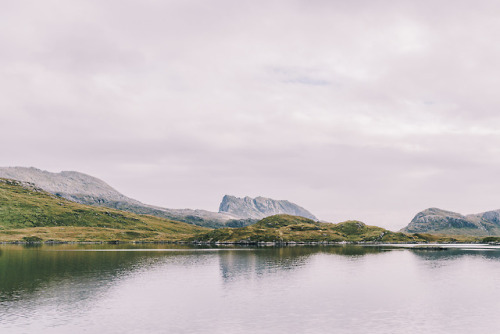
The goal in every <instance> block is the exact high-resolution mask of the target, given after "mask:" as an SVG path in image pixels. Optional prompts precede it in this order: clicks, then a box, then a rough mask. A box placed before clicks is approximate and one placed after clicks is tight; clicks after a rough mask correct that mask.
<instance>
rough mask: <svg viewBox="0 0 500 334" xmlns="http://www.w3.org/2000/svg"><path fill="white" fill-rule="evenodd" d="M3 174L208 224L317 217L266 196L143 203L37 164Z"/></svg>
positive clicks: (90, 201)
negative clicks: (215, 208) (210, 207)
mask: <svg viewBox="0 0 500 334" xmlns="http://www.w3.org/2000/svg"><path fill="white" fill-rule="evenodd" d="M0 177H2V178H8V179H14V180H19V181H22V182H31V183H33V184H35V185H36V186H37V187H39V188H41V189H43V190H45V191H47V192H49V193H52V194H54V195H56V196H59V197H62V198H65V199H68V200H70V201H74V202H77V203H81V204H86V205H94V206H103V207H108V208H114V209H119V210H124V211H129V212H133V213H137V214H146V215H153V216H157V217H162V218H167V219H172V220H177V221H181V222H186V223H190V224H195V225H198V226H205V227H213V228H219V227H242V226H247V225H250V224H253V223H255V222H256V221H257V220H258V219H262V218H264V217H268V216H271V215H275V214H282V213H283V214H291V215H296V216H302V217H306V218H309V219H313V220H317V218H316V217H314V215H312V214H311V213H310V212H309V211H307V210H305V209H304V208H302V207H300V206H298V205H296V204H293V203H290V202H289V201H277V200H273V199H270V198H264V197H257V198H250V197H245V198H237V197H234V196H228V195H226V196H224V198H223V199H222V202H221V204H220V209H219V212H211V211H207V210H196V209H195V210H193V209H169V208H162V207H158V206H152V205H148V204H144V203H141V202H139V201H137V200H135V199H132V198H130V197H127V196H125V195H123V194H121V193H120V192H118V191H117V190H115V189H114V188H112V187H111V186H109V185H108V184H107V183H105V182H104V181H102V180H100V179H98V178H96V177H93V176H90V175H87V174H83V173H79V172H68V171H63V172H60V173H51V172H47V171H43V170H40V169H37V168H33V167H31V168H26V167H0Z"/></svg>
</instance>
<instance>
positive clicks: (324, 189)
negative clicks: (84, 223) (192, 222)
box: [0, 0, 500, 230]
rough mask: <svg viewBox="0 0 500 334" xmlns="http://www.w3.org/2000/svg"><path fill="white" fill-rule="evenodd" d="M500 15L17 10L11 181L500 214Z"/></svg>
mask: <svg viewBox="0 0 500 334" xmlns="http://www.w3.org/2000/svg"><path fill="white" fill-rule="evenodd" d="M499 17H500V2H498V1H483V0H479V1H474V2H471V1H460V0H454V1H448V0H445V1H430V0H420V1H405V0H401V1H383V0H370V1H367V0H359V1H356V0H354V1H336V0H329V1H324V0H289V1H280V0H266V1H259V0H253V1H246V0H242V1H232V0H204V1H198V0H163V1H157V0H85V1H83V0H71V1H68V0H46V1H37V0H15V1H14V0H4V1H2V10H1V11H0V45H1V47H0V150H1V154H0V165H1V166H26V167H29V166H33V167H37V168H40V169H44V170H48V171H51V172H59V171H62V170H75V171H80V172H83V173H87V174H90V175H93V176H96V177H98V178H100V179H102V180H104V181H106V182H107V183H108V184H110V185H111V186H113V187H114V188H116V189H117V190H118V191H120V192H122V193H124V194H125V195H127V196H129V197H132V198H135V199H138V200H140V201H142V202H144V203H148V204H155V205H160V206H163V207H168V208H198V209H206V210H211V211H217V210H218V205H219V203H220V200H221V198H222V196H223V195H224V194H231V195H235V196H239V197H242V196H251V197H255V196H259V195H260V196H265V197H271V198H274V199H287V200H290V201H292V202H295V203H297V204H299V205H301V206H303V207H305V208H306V209H308V210H309V211H311V212H312V213H313V214H315V215H316V216H317V217H318V218H320V219H322V220H325V221H330V222H340V221H344V220H348V219H356V220H361V221H363V222H365V223H366V224H369V225H378V226H382V227H385V228H388V229H392V230H398V229H400V228H402V227H404V226H406V225H407V224H408V223H409V222H410V220H411V219H412V218H413V217H414V215H415V214H416V213H418V212H419V211H421V210H424V209H426V208H428V207H439V208H442V209H447V210H452V211H457V212H460V213H463V214H466V213H478V212H483V211H488V210H493V209H500V201H499V200H498V198H499V197H500V112H499V106H500V94H499V93H498V89H499V87H500V43H498V41H499V40H500V20H499Z"/></svg>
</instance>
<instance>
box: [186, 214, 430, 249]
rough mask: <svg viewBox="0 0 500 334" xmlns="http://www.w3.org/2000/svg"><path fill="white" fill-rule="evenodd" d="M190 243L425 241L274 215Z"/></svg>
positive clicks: (375, 229) (354, 226)
mask: <svg viewBox="0 0 500 334" xmlns="http://www.w3.org/2000/svg"><path fill="white" fill-rule="evenodd" d="M193 240H196V241H203V242H222V243H238V244H254V243H258V242H282V243H287V242H343V241H348V242H416V241H424V242H425V241H427V240H425V239H423V238H422V237H414V236H411V235H406V234H404V233H396V232H391V231H388V230H386V229H383V228H381V227H376V226H367V225H365V224H364V223H362V222H359V221H347V222H343V223H339V224H331V223H320V222H317V221H314V220H311V219H308V218H304V217H299V216H291V215H283V214H280V215H274V216H270V217H266V218H264V219H262V220H260V221H259V222H257V223H255V224H253V225H250V226H246V227H241V228H220V229H217V230H212V231H209V232H206V233H203V234H200V235H197V236H196V237H195V238H194V239H193Z"/></svg>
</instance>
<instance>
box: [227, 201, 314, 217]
mask: <svg viewBox="0 0 500 334" xmlns="http://www.w3.org/2000/svg"><path fill="white" fill-rule="evenodd" d="M219 213H229V214H232V215H235V216H238V217H240V218H251V219H262V218H265V217H268V216H272V215H277V214H289V215H294V216H301V217H305V218H309V219H312V220H316V221H317V220H318V219H317V218H316V217H315V216H314V215H313V214H312V213H310V212H309V211H307V210H306V209H304V208H303V207H300V206H298V205H297V204H294V203H291V202H289V201H286V200H274V199H271V198H266V197H256V198H250V197H248V196H247V197H244V198H239V197H235V196H230V195H225V196H224V198H223V199H222V202H221V204H220V206H219Z"/></svg>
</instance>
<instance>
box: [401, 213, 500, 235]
mask: <svg viewBox="0 0 500 334" xmlns="http://www.w3.org/2000/svg"><path fill="white" fill-rule="evenodd" d="M402 231H403V232H409V233H442V234H457V235H458V234H460V235H477V236H487V235H500V210H496V211H488V212H483V213H478V214H470V215H462V214H460V213H456V212H452V211H446V210H441V209H438V208H430V209H426V210H424V211H421V212H419V213H417V215H416V216H415V217H414V218H413V219H412V221H411V222H410V224H408V226H406V227H405V228H403V229H402Z"/></svg>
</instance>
